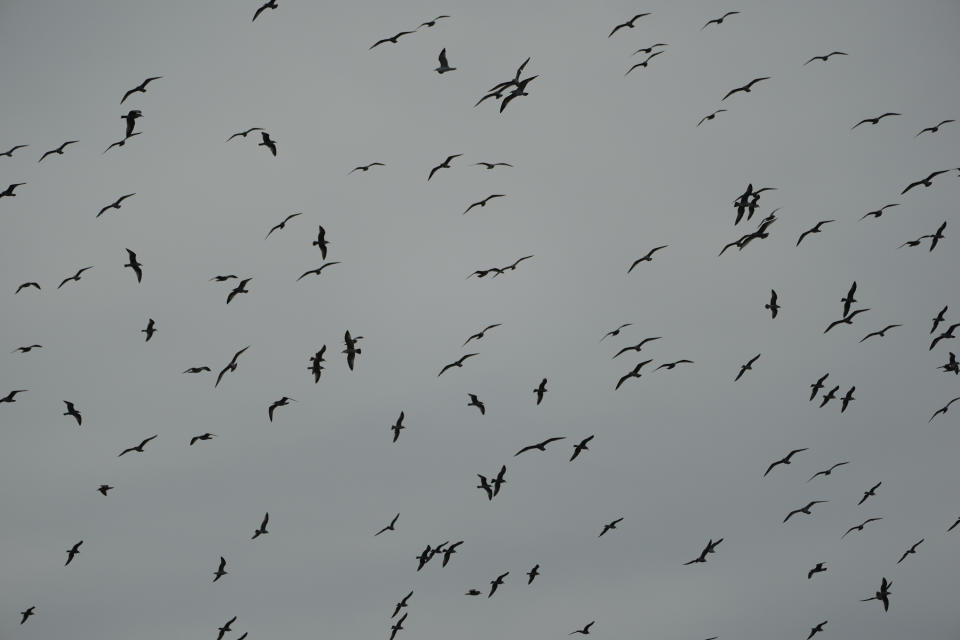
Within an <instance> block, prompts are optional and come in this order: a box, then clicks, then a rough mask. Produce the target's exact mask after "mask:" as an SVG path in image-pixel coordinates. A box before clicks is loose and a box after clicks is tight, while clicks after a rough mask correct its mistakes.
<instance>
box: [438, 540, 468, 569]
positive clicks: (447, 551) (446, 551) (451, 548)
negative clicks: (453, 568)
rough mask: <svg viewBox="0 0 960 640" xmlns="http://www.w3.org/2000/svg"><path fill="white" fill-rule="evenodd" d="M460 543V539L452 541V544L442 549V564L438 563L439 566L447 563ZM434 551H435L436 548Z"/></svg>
mask: <svg viewBox="0 0 960 640" xmlns="http://www.w3.org/2000/svg"><path fill="white" fill-rule="evenodd" d="M462 544H463V540H460V541H458V542H454V543H453V544H452V545H450V546H449V547H447V548H446V549H444V550H443V564H441V565H440V566H441V567H445V566H447V563H448V562H450V558H451V557H453V554H455V553H456V552H457V547H459V546H460V545H462ZM441 546H443V545H441ZM434 551H436V549H435V550H434Z"/></svg>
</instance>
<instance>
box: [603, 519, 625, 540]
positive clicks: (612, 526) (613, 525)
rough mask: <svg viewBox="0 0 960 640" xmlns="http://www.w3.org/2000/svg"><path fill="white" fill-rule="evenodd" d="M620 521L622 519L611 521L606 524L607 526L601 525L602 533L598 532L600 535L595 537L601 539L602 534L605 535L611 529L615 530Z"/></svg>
mask: <svg viewBox="0 0 960 640" xmlns="http://www.w3.org/2000/svg"><path fill="white" fill-rule="evenodd" d="M622 520H623V518H617V519H616V520H613V521H611V522H608V523H607V524H605V525H603V531H601V532H600V535H599V536H597V537H598V538H602V537H603V534H605V533H606V532H607V531H610V530H611V529H616V528H617V524H619V523H620V522H621V521H622Z"/></svg>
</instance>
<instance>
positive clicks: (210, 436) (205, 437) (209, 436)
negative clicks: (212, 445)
mask: <svg viewBox="0 0 960 640" xmlns="http://www.w3.org/2000/svg"><path fill="white" fill-rule="evenodd" d="M216 436H217V434H215V433H201V434H200V435H199V436H193V437H192V438H190V446H191V447H192V446H193V445H194V444H195V443H196V442H197V441H199V440H203V441H204V442H206V441H207V440H211V439H213V438H215V437H216Z"/></svg>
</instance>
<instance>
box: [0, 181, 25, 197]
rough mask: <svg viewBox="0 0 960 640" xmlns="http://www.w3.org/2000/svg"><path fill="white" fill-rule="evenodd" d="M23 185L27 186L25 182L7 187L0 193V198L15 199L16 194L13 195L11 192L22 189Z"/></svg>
mask: <svg viewBox="0 0 960 640" xmlns="http://www.w3.org/2000/svg"><path fill="white" fill-rule="evenodd" d="M25 184H27V183H26V182H15V183H13V184H11V185H10V186H8V187H7V188H6V189H4V190H3V191H0V198H6V197H10V198H16V197H17V194H15V193H14V192H13V190H14V189H16V188H17V187H22V186H23V185H25Z"/></svg>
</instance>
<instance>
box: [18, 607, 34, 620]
mask: <svg viewBox="0 0 960 640" xmlns="http://www.w3.org/2000/svg"><path fill="white" fill-rule="evenodd" d="M34 609H36V607H35V606H33V607H30V608H29V609H27V610H26V611H21V612H20V615H21V616H23V617H22V618H21V619H20V624H23V623H24V622H26V621H27V618H29V617H30V616H35V615H37V614H35V613H34V612H33V610H34Z"/></svg>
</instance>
